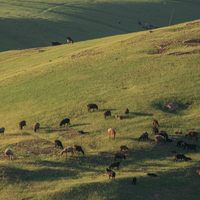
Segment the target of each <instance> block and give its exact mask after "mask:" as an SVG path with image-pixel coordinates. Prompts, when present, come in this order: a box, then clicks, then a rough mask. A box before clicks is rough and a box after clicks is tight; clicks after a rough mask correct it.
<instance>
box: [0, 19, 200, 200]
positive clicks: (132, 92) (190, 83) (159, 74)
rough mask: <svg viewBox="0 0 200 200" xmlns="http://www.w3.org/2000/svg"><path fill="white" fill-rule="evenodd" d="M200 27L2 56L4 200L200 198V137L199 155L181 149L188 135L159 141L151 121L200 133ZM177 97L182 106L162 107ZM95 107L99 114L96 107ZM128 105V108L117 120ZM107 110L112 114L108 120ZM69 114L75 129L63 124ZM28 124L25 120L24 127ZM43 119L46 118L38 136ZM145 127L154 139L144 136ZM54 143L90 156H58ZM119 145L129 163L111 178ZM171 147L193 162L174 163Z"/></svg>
mask: <svg viewBox="0 0 200 200" xmlns="http://www.w3.org/2000/svg"><path fill="white" fill-rule="evenodd" d="M199 30H200V24H199V21H195V22H193V23H191V24H189V25H186V24H185V23H184V24H179V25H175V26H171V27H168V28H160V29H156V30H154V31H153V32H151V33H150V32H149V31H143V32H138V33H130V34H123V35H117V36H112V37H107V38H102V39H96V40H89V41H86V42H77V43H75V44H73V45H60V46H55V47H42V48H34V49H26V50H19V51H14V50H13V51H7V52H2V53H0V73H1V77H0V89H1V98H0V105H1V114H0V125H1V126H4V127H5V128H6V131H5V134H4V135H1V136H0V138H1V144H0V180H1V181H0V190H1V199H17V200H18V199H24V200H25V199H41V200H45V199H48V200H51V199H52V200H53V199H71V198H76V199H80V200H85V199H87V200H88V199H110V200H111V199H113V200H114V199H116V200H121V199H134V198H135V199H156V198H159V199H163V200H165V199H169V198H171V199H178V200H179V199H182V200H183V199H190V198H192V199H195V200H196V199H198V198H199V194H200V192H199V190H198V189H196V188H198V187H199V175H198V174H197V173H196V170H197V169H199V167H200V166H199V162H200V157H199V141H197V142H196V141H194V140H193V141H192V142H191V141H190V143H195V144H197V153H196V154H195V153H193V152H192V151H189V152H188V153H186V151H185V150H184V149H182V148H178V147H175V144H176V141H178V140H179V139H183V136H176V137H175V139H174V141H173V142H172V143H166V144H160V145H155V144H154V136H153V134H152V119H154V118H155V119H157V120H158V121H159V123H160V126H161V127H160V130H164V131H166V132H167V133H168V134H169V135H173V133H174V131H177V130H180V129H181V130H182V131H183V135H184V134H186V132H187V131H188V130H190V129H193V128H194V129H195V130H197V131H199V129H200V127H199V120H200V115H199V111H200V103H199V99H200V79H199V76H200V68H199V52H200V46H199V43H198V40H197V39H199ZM191 39H196V40H193V41H192V42H191V41H190V40H191ZM169 102H176V103H178V104H179V106H180V110H178V111H174V112H168V111H165V110H163V109H162V106H163V105H165V104H166V103H169ZM88 103H96V104H97V105H98V106H99V110H98V111H94V112H88V111H87V107H86V105H87V104H88ZM126 107H128V108H129V110H130V114H129V115H128V116H126V117H125V118H124V119H123V120H116V119H115V117H114V116H115V115H116V114H120V115H122V116H124V114H123V110H124V108H126ZM107 109H109V110H111V112H112V116H111V117H108V118H107V119H104V117H103V111H104V110H107ZM66 117H68V118H70V119H71V126H69V127H63V128H61V129H60V128H59V122H60V121H61V120H62V119H64V118H66ZM21 120H26V122H27V127H25V128H24V129H23V130H19V128H18V123H19V121H21ZM35 122H39V123H40V124H41V128H40V130H39V131H38V132H36V133H34V132H33V130H32V126H33V124H34V123H35ZM110 127H112V128H114V129H115V130H116V139H115V140H111V139H110V140H109V139H108V134H107V129H108V128H110ZM79 130H83V131H85V132H86V134H84V135H81V134H79V133H78V131H79ZM145 131H147V132H148V133H149V135H150V139H149V141H141V142H138V137H139V136H140V135H141V134H142V133H143V132H145ZM55 139H60V140H61V141H62V143H63V145H64V147H67V146H71V145H73V144H78V145H81V146H82V148H83V149H84V151H85V155H84V156H83V155H81V154H75V155H74V156H71V155H70V154H69V155H68V158H65V155H63V156H60V152H61V150H60V149H56V148H55V147H54V144H53V142H54V140H55ZM186 141H188V139H186ZM120 145H127V146H128V147H129V148H130V151H129V152H127V153H126V155H127V160H124V161H122V162H121V165H120V170H119V171H118V170H115V171H116V179H115V180H108V175H107V174H106V171H105V170H106V168H107V166H108V165H109V164H110V163H111V162H112V161H113V152H114V151H118V150H119V146H120ZM6 148H10V149H12V150H13V151H14V152H15V160H12V161H10V160H8V159H7V158H6V157H4V151H5V149H6ZM171 151H177V152H178V153H184V154H186V155H187V156H188V157H191V158H192V161H188V162H184V161H182V162H181V161H178V162H177V163H175V162H174V161H173V159H174V154H173V153H171ZM148 172H152V173H156V174H157V175H158V177H157V178H152V177H148V176H147V173H148ZM134 176H136V177H137V178H138V183H137V185H135V186H133V185H131V178H132V177H134Z"/></svg>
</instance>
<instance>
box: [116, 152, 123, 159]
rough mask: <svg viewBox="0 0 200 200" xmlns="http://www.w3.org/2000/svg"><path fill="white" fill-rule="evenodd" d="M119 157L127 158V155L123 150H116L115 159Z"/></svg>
mask: <svg viewBox="0 0 200 200" xmlns="http://www.w3.org/2000/svg"><path fill="white" fill-rule="evenodd" d="M117 158H119V159H124V160H125V159H126V156H125V154H124V153H122V152H114V160H116V159H117Z"/></svg>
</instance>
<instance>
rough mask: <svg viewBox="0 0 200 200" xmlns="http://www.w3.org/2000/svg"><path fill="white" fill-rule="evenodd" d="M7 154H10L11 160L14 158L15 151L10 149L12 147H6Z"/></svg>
mask: <svg viewBox="0 0 200 200" xmlns="http://www.w3.org/2000/svg"><path fill="white" fill-rule="evenodd" d="M5 155H6V156H8V157H9V159H11V160H12V159H14V153H13V151H12V150H10V149H6V150H5Z"/></svg>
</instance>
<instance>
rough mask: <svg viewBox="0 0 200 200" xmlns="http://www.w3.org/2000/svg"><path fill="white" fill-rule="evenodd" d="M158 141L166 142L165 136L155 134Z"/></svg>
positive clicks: (156, 141)
mask: <svg viewBox="0 0 200 200" xmlns="http://www.w3.org/2000/svg"><path fill="white" fill-rule="evenodd" d="M158 142H163V143H166V139H165V137H163V136H162V135H155V143H156V144H158Z"/></svg>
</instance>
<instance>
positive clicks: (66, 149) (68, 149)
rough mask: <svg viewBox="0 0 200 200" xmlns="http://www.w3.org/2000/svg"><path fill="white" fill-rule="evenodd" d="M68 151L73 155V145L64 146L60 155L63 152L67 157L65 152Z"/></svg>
mask: <svg viewBox="0 0 200 200" xmlns="http://www.w3.org/2000/svg"><path fill="white" fill-rule="evenodd" d="M68 152H71V153H72V155H73V154H74V148H73V147H66V148H64V149H63V150H62V152H61V153H60V155H61V156H62V155H63V153H66V157H67V153H68Z"/></svg>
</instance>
